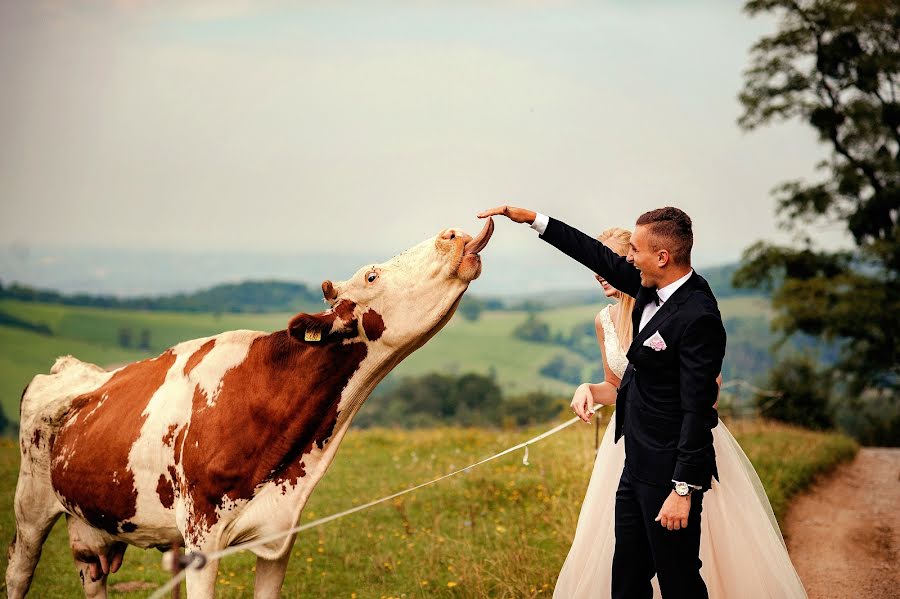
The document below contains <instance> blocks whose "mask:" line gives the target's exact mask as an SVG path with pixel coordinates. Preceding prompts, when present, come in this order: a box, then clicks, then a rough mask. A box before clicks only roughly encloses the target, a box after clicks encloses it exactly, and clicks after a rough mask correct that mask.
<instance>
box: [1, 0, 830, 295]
mask: <svg viewBox="0 0 900 599" xmlns="http://www.w3.org/2000/svg"><path fill="white" fill-rule="evenodd" d="M775 25H776V23H775V21H774V20H773V19H772V18H754V19H751V18H750V17H748V16H747V15H745V14H744V13H742V11H741V3H740V2H732V1H730V0H683V1H679V2H669V1H662V0H640V1H625V0H615V1H613V0H607V1H595V2H579V1H571V2H570V1H565V0H558V1H539V0H532V1H514V0H506V1H504V0H496V1H495V0H478V1H474V0H471V1H470V0H455V1H452V2H440V1H437V0H431V1H428V0H423V1H419V2H380V1H378V0H367V1H364V2H341V1H332V2H322V3H319V2H294V3H287V2H273V1H265V0H263V1H257V2H250V1H240V0H228V1H219V2H206V1H204V2H196V1H195V2H190V1H188V2H174V1H173V2H165V1H163V2H143V1H140V0H93V1H88V0H85V1H81V2H64V1H49V0H35V1H31V2H25V1H13V2H2V3H0V81H2V82H3V84H2V85H0V131H2V132H3V133H2V136H0V279H4V280H6V281H9V280H11V279H18V280H24V282H40V283H41V284H43V285H46V286H56V287H59V288H62V289H73V288H79V289H80V290H88V291H90V290H95V289H96V290H101V291H105V292H118V293H123V294H128V293H136V292H146V291H152V290H153V289H160V290H162V289H169V288H173V287H182V288H183V287H191V286H194V287H196V286H199V285H201V284H203V283H205V282H207V280H211V277H212V278H214V277H219V278H228V279H240V278H256V277H257V276H258V275H263V274H267V275H272V276H283V277H288V278H299V279H304V278H312V277H318V276H320V275H321V274H322V273H321V272H320V271H321V270H322V266H323V264H324V265H328V264H331V262H329V261H328V260H327V259H323V260H324V261H323V260H318V261H316V260H312V259H308V260H304V259H303V257H304V256H319V257H321V256H326V257H328V256H331V257H334V256H344V257H345V258H346V257H347V256H350V257H351V260H352V259H357V258H358V259H359V260H365V261H370V262H378V261H382V260H385V259H387V258H389V257H390V256H391V255H393V254H396V253H397V252H399V251H401V250H402V249H405V248H406V247H409V246H412V245H414V244H415V243H417V242H419V241H421V240H422V239H424V238H426V237H429V236H433V235H435V234H436V233H437V232H438V231H440V230H441V229H443V228H446V227H449V226H455V227H460V228H462V229H463V230H465V231H468V232H470V233H472V234H474V233H476V232H477V231H478V230H479V229H480V227H481V224H482V223H481V222H479V221H478V219H476V217H475V214H476V213H477V212H478V211H479V210H482V209H485V208H488V207H491V206H496V205H500V204H504V203H508V204H511V205H516V206H523V207H526V208H530V209H533V210H537V211H540V212H544V213H547V214H550V215H552V216H555V217H557V218H560V219H562V220H564V221H566V222H568V223H569V224H572V225H574V226H577V227H578V228H580V229H582V230H584V231H585V232H588V233H591V234H597V233H599V232H600V231H602V230H603V229H605V228H607V227H610V226H625V227H629V226H631V225H632V224H633V223H634V220H635V219H636V217H637V216H638V215H639V214H641V213H642V212H644V211H646V210H650V209H652V208H657V207H660V206H664V205H675V206H678V207H680V208H682V209H684V210H685V211H686V212H687V213H688V214H689V215H690V216H691V217H692V219H693V221H694V235H695V246H694V262H695V264H700V265H716V264H722V263H727V262H733V261H735V260H737V259H738V258H739V257H740V255H741V252H742V250H743V249H744V248H746V247H747V246H748V245H750V244H751V243H753V242H754V241H756V240H758V239H768V240H775V241H784V240H786V239H789V238H788V237H786V234H785V233H783V232H780V231H779V230H778V228H777V224H776V219H775V216H774V200H773V199H772V197H771V194H770V192H771V190H772V188H773V187H775V186H776V185H777V184H778V183H780V182H783V181H785V180H789V179H796V178H807V179H809V178H814V177H815V176H816V174H815V170H814V166H815V164H816V162H818V161H819V160H820V159H821V158H823V157H824V156H825V155H826V153H825V150H826V149H825V148H824V147H823V146H821V145H819V144H818V143H817V142H816V140H815V136H814V133H813V131H812V130H811V129H810V128H809V127H806V126H804V125H802V124H800V123H786V124H779V125H776V126H770V127H766V128H763V129H760V130H757V131H753V132H746V131H742V130H741V129H740V128H739V127H738V126H737V124H736V120H737V118H738V117H739V116H740V114H741V107H740V104H739V102H738V100H737V94H738V92H739V91H740V89H741V85H742V80H743V75H742V72H743V70H744V69H745V68H746V67H747V66H748V64H749V54H748V51H749V48H750V46H751V45H752V44H753V43H754V42H755V41H756V40H757V39H759V37H760V36H762V35H764V34H766V33H767V32H771V31H773V30H774V27H775ZM497 225H498V226H497V229H496V232H495V235H494V239H493V240H492V241H491V244H490V245H489V247H488V249H487V250H485V252H484V253H483V256H484V258H485V271H484V274H483V275H482V280H483V282H480V283H481V284H482V285H483V286H484V289H486V290H491V291H502V290H509V291H512V290H513V289H514V288H515V289H519V288H521V289H528V290H537V289H541V288H548V287H553V286H557V285H564V284H567V282H568V281H569V280H570V279H571V280H572V281H573V283H574V280H575V278H577V279H578V284H573V285H572V286H573V287H574V286H583V285H588V284H591V280H590V277H589V276H585V275H584V274H583V273H584V271H583V269H582V267H580V266H577V267H576V266H573V265H572V264H570V263H569V262H568V261H567V259H566V258H564V257H562V256H561V255H560V256H555V255H553V256H551V253H552V252H555V250H552V248H549V246H547V245H546V244H544V243H543V242H541V241H540V240H537V239H536V234H535V233H534V232H533V231H530V230H528V229H527V227H524V226H522V225H514V224H512V223H509V222H498V223H497ZM815 237H816V238H817V239H818V240H819V241H820V243H821V244H822V245H824V246H826V247H832V246H834V245H836V244H839V243H841V242H842V238H841V236H840V234H839V233H838V232H836V231H820V232H817V233H816V234H815ZM160 253H162V254H165V255H167V256H168V262H166V260H157V259H155V258H153V256H157V257H158V256H159V255H160ZM104 256H105V257H104ZM227 256H231V257H234V256H240V257H243V258H247V259H246V260H231V259H228V258H226V257H227ZM253 256H255V257H257V259H256V260H251V259H249V258H248V257H253ZM492 256H495V258H494V260H495V261H496V263H497V264H502V269H501V268H498V269H497V272H496V274H492V273H491V259H492ZM129 257H132V258H129ZM192 257H203V258H204V259H203V260H199V259H198V260H196V270H194V271H192V270H191V265H192V264H193V263H194V262H195V261H194V260H192ZM217 257H218V258H217ZM129 260H132V261H131V262H129ZM279 260H281V261H283V262H284V264H285V266H284V267H283V268H281V267H279V268H278V269H272V268H268V269H267V268H266V267H265V265H266V264H267V263H274V262H278V261H279ZM116 261H117V262H116ZM173 261H174V262H177V263H180V264H181V268H182V270H184V271H186V272H184V273H182V274H183V277H182V278H180V279H178V280H177V282H176V280H175V279H173V278H172V277H169V279H166V274H165V273H166V272H167V271H170V270H173V269H171V267H170V266H167V264H169V263H170V262H173ZM209 261H211V262H213V263H216V262H217V261H218V262H225V263H228V264H233V266H230V267H228V268H226V267H223V268H222V269H220V270H217V269H216V268H211V267H210V266H209ZM267 261H268V262H267ZM113 262H116V263H117V264H119V266H117V267H112V266H110V264H112V263H113ZM123 262H124V263H125V265H126V266H125V267H122V266H121V263H123ZM344 262H346V260H345V261H344ZM344 262H341V265H342V266H341V268H344V266H343V265H344ZM107 263H108V264H107ZM238 263H240V265H238ZM48 265H56V268H55V269H50V270H48V269H47V268H46V267H47V266H48ZM60 265H62V266H60ZM129 265H130V267H129ZM261 265H262V266H261ZM360 266H362V264H360ZM42 269H44V270H42ZM579 269H581V270H579ZM76 270H78V271H79V272H80V273H81V274H80V275H79V276H78V277H74V278H73V277H67V274H71V273H72V272H74V271H76ZM123 270H124V271H126V272H127V273H128V274H129V275H130V276H131V279H132V280H130V281H129V282H127V283H126V282H125V279H124V278H122V276H119V278H116V276H112V277H111V276H110V273H115V272H119V271H123ZM353 270H355V269H351V270H350V271H349V272H338V273H335V274H334V277H333V278H335V279H340V278H342V277H345V276H348V275H349V274H351V273H352V271H353ZM501 270H502V272H500V271H501ZM151 271H153V272H151ZM90 273H94V275H92V274H90ZM92 277H93V278H92ZM141 277H143V280H145V281H146V283H145V284H141V283H140V282H139V281H140V280H141ZM135 278H136V279H137V280H138V282H135V281H134V279H135ZM76 279H77V282H73V281H75V280H76ZM150 281H152V283H150ZM213 282H214V281H213ZM582 284H583V285H582Z"/></svg>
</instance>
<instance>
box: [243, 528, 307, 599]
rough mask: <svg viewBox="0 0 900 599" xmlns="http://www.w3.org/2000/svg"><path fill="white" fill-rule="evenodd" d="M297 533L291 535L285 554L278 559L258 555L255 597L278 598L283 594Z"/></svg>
mask: <svg viewBox="0 0 900 599" xmlns="http://www.w3.org/2000/svg"><path fill="white" fill-rule="evenodd" d="M296 538H297V535H291V538H290V539H289V540H288V543H287V548H286V549H285V551H284V554H283V555H282V556H281V557H279V558H276V559H265V558H262V557H259V556H257V557H256V586H255V588H254V591H253V597H254V599H277V598H278V597H279V596H280V595H281V585H283V584H284V575H285V573H286V572H287V565H288V560H290V559H291V548H293V546H294V540H296Z"/></svg>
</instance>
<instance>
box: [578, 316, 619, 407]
mask: <svg viewBox="0 0 900 599" xmlns="http://www.w3.org/2000/svg"><path fill="white" fill-rule="evenodd" d="M594 328H595V329H596V332H597V343H599V344H600V354H601V356H602V359H603V381H602V382H600V383H582V384H581V385H579V386H578V389H576V390H575V396H574V397H573V398H572V404H571V405H572V410H574V412H575V414H577V415H578V416H579V417H580V418H581V419H582V420H584V421H585V422H590V419H591V411H590V409H591V407H593V406H595V405H604V406H611V405H613V404H615V403H616V393H618V391H619V385H620V384H621V383H622V381H621V380H620V379H619V377H617V376H616V375H615V374H614V373H613V371H612V369H611V368H610V367H609V362H607V361H606V349H605V348H604V346H603V344H604V335H603V325H602V324H601V323H600V317H599V316H598V317H597V319H596V320H595V321H594Z"/></svg>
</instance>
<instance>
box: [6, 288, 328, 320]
mask: <svg viewBox="0 0 900 599" xmlns="http://www.w3.org/2000/svg"><path fill="white" fill-rule="evenodd" d="M0 299H14V300H19V301H26V302H39V303H50V304H62V305H64V306H90V307H96V308H117V309H128V310H151V311H163V312H211V313H222V312H229V313H244V312H247V313H266V312H300V311H307V312H309V311H313V312H318V311H319V310H321V309H322V306H323V304H322V291H321V289H318V288H310V287H309V286H307V285H305V284H304V283H291V282H287V281H245V282H243V283H223V284H221V285H215V286H213V287H210V288H209V289H203V290H200V291H195V292H192V293H175V294H171V295H160V296H141V297H130V298H120V297H116V296H113V295H89V294H85V293H77V294H65V293H60V292H58V291H53V290H47V289H35V288H33V287H29V286H26V285H19V284H15V283H14V284H12V285H3V284H2V282H0Z"/></svg>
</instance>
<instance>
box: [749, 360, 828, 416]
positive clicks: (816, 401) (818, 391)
mask: <svg viewBox="0 0 900 599" xmlns="http://www.w3.org/2000/svg"><path fill="white" fill-rule="evenodd" d="M768 387H769V388H770V389H774V390H775V391H778V392H779V393H780V394H781V395H780V396H778V397H768V396H757V397H756V398H755V400H756V405H757V407H758V408H759V413H760V415H761V416H764V417H766V418H772V419H773V420H780V421H782V422H789V423H791V424H797V425H799V426H805V427H806V428H812V429H829V428H832V427H833V426H834V418H833V417H832V414H831V411H830V406H829V404H830V402H831V381H830V380H829V376H828V373H827V372H823V371H822V370H820V369H819V367H818V364H817V363H816V361H815V360H813V359H812V358H810V357H808V356H792V357H789V358H787V359H786V360H783V361H782V362H780V363H779V364H778V365H777V366H776V367H775V368H773V369H772V370H771V372H770V373H769V384H768Z"/></svg>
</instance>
